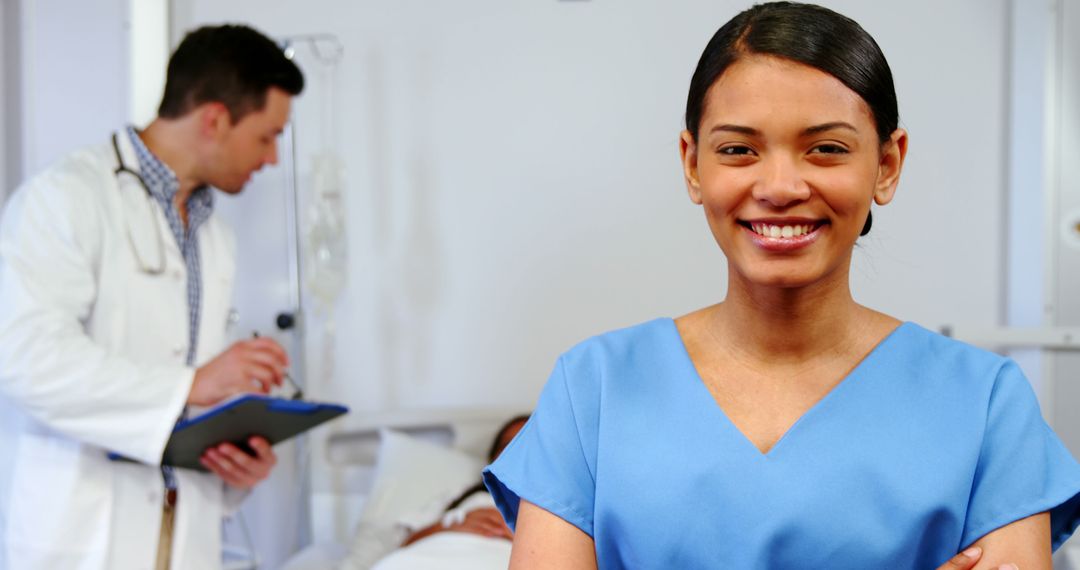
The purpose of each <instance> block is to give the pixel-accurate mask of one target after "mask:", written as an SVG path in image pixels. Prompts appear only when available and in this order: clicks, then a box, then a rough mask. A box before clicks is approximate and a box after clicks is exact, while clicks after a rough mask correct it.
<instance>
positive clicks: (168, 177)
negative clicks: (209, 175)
mask: <svg viewBox="0 0 1080 570" xmlns="http://www.w3.org/2000/svg"><path fill="white" fill-rule="evenodd" d="M127 134H128V138H129V139H131V146H132V147H133V148H134V149H135V156H136V157H137V158H138V159H139V173H140V175H141V176H142V178H143V181H144V182H146V187H147V189H148V190H149V191H150V193H151V194H153V195H154V197H155V198H157V199H158V200H160V201H161V202H163V203H165V204H167V207H171V204H172V199H173V196H175V195H176V192H177V191H179V190H180V180H179V179H178V178H177V177H176V173H174V172H173V171H172V169H171V168H169V166H168V165H167V164H165V163H164V162H162V161H161V159H159V158H158V157H157V156H156V155H154V153H153V152H151V151H150V149H149V148H147V146H146V143H144V142H143V140H142V137H140V136H139V131H137V130H135V127H133V126H130V125H129V126H128V127H127ZM213 205H214V195H213V192H211V191H210V187H209V186H200V187H199V188H196V189H195V191H194V192H192V193H191V197H190V198H188V203H187V206H188V211H189V213H190V211H191V210H193V209H197V210H206V211H207V213H209V212H208V211H209V210H212V209H213Z"/></svg>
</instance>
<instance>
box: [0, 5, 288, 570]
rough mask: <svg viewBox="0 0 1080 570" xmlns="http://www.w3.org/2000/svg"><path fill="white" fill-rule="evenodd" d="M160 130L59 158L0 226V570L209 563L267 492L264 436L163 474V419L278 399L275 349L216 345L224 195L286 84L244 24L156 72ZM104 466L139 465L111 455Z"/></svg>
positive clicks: (262, 151)
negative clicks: (271, 396)
mask: <svg viewBox="0 0 1080 570" xmlns="http://www.w3.org/2000/svg"><path fill="white" fill-rule="evenodd" d="M166 83H167V84H166V88H165V96H164V98H163V100H162V103H161V107H160V109H159V112H158V118H157V119H155V120H154V121H153V122H152V123H151V124H150V125H149V126H147V127H146V128H145V129H144V130H142V131H137V130H136V129H134V128H131V127H128V128H126V129H124V130H121V131H119V132H117V133H115V134H114V135H113V136H112V137H111V138H110V139H109V140H107V141H105V142H104V144H102V145H100V146H97V147H93V148H88V149H84V150H81V151H78V152H75V153H73V154H71V155H70V156H68V157H66V158H64V159H62V160H61V161H59V162H58V163H57V164H55V165H54V166H52V167H51V168H50V169H48V170H46V171H45V172H43V173H41V174H39V175H37V176H36V177H34V178H32V179H31V180H30V181H28V182H27V183H25V184H24V185H23V186H22V187H20V188H19V189H18V190H17V191H16V192H15V193H14V194H13V196H12V197H11V199H10V200H9V203H8V204H7V206H6V209H5V211H4V215H3V219H2V222H0V455H2V459H0V569H19V570H23V569H37V568H47V569H50V570H53V569H58V568H63V569H120V570H123V569H128V568H132V569H135V568H138V569H143V568H146V569H150V568H168V567H170V566H171V567H172V568H174V569H188V568H193V569H203V568H217V567H220V566H221V545H220V536H221V517H222V516H223V515H224V514H225V513H226V511H227V510H229V509H231V508H233V507H235V504H236V503H237V502H238V501H239V499H240V498H241V497H242V496H243V492H244V490H245V489H248V488H250V487H252V486H253V485H255V484H256V483H258V482H259V481H261V480H263V479H264V478H266V476H267V475H268V474H269V472H270V469H271V468H272V467H273V465H274V463H275V461H276V459H275V456H274V452H273V451H272V450H271V448H270V446H269V445H268V444H267V442H266V441H265V440H264V439H261V438H252V440H251V441H249V442H248V443H249V445H250V447H251V449H252V453H251V454H248V453H245V452H244V451H242V450H240V449H238V448H237V447H234V446H232V445H228V444H224V445H219V446H217V447H214V448H211V449H209V450H207V451H206V453H205V454H204V455H203V457H202V460H203V464H204V465H205V466H206V467H207V469H208V470H209V473H204V472H199V471H195V470H188V469H171V468H162V467H161V466H160V462H161V457H162V451H163V449H164V446H165V443H166V441H167V440H168V437H169V433H170V432H171V431H172V429H173V426H174V424H175V422H176V421H177V419H178V418H180V417H181V416H182V415H183V414H184V413H185V411H186V410H188V409H189V408H190V407H199V406H209V405H213V404H215V403H218V402H220V401H221V400H222V399H224V398H227V397H230V396H232V395H235V394H238V393H244V392H267V391H268V390H270V389H271V388H272V387H273V386H275V385H279V384H280V383H281V381H282V378H283V373H284V370H285V369H286V367H287V366H288V360H287V357H286V355H285V352H284V351H283V350H282V348H281V347H280V346H279V345H278V344H276V343H275V342H274V341H272V340H270V339H265V338H261V339H252V340H244V341H240V342H236V343H234V344H232V345H231V346H227V345H226V344H227V343H226V339H225V328H226V321H227V318H228V317H227V315H228V310H229V304H230V297H231V295H232V282H233V275H234V271H235V267H234V260H235V252H234V241H233V238H232V234H231V233H230V232H229V230H228V228H226V227H225V225H224V224H223V223H222V221H221V220H220V219H218V218H217V217H215V216H214V215H213V195H212V188H217V189H218V190H220V191H223V192H226V193H229V194H234V193H237V192H240V190H241V189H242V188H243V187H244V185H245V183H246V182H247V181H248V179H249V178H250V176H251V175H252V174H253V173H254V172H255V171H257V170H259V169H260V168H261V167H262V166H263V165H265V164H273V163H275V162H276V161H277V138H278V135H279V134H280V133H281V132H282V129H283V128H284V127H285V123H286V121H287V120H288V116H289V109H290V104H291V101H292V97H293V96H295V95H297V94H298V93H300V91H301V90H302V89H303V76H302V75H301V73H300V70H299V69H298V68H297V67H296V66H295V65H294V64H293V63H292V62H291V61H289V60H288V59H287V58H286V57H285V56H284V55H283V54H282V52H281V50H280V49H279V48H278V46H276V45H275V44H274V42H272V41H271V40H269V39H267V38H266V37H265V36H263V35H261V34H260V33H258V32H256V31H255V30H252V29H250V28H247V27H243V26H219V27H208V28H201V29H199V30H196V31H194V32H192V33H191V34H188V36H187V37H185V39H184V41H183V42H182V43H181V44H180V46H179V47H178V48H177V50H176V52H175V53H174V54H173V55H172V57H171V58H170V60H169V69H168V74H167V79H166ZM110 453H115V454H119V455H122V456H125V457H128V458H132V459H134V460H136V461H135V462H123V461H114V460H111V459H110V457H109V455H110Z"/></svg>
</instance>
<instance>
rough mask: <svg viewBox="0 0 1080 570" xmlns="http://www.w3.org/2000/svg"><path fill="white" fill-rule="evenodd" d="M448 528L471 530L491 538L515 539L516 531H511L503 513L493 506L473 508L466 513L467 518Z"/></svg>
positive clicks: (457, 530) (462, 530)
mask: <svg viewBox="0 0 1080 570" xmlns="http://www.w3.org/2000/svg"><path fill="white" fill-rule="evenodd" d="M446 530H452V531H456V532H469V533H472V534H479V535H480V536H487V537H490V538H505V539H506V540H514V533H513V532H511V531H510V527H508V526H506V523H505V522H503V518H502V515H500V514H499V511H498V510H497V509H494V508H492V507H485V508H481V509H474V510H471V511H469V512H468V513H466V515H465V520H463V521H461V522H460V523H458V524H455V525H451V526H448V527H446Z"/></svg>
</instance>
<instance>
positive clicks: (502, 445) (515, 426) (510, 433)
mask: <svg viewBox="0 0 1080 570" xmlns="http://www.w3.org/2000/svg"><path fill="white" fill-rule="evenodd" d="M527 421H529V415H528V414H522V415H520V416H517V417H514V418H512V419H510V420H509V421H507V422H506V423H505V424H503V426H502V427H501V428H499V433H498V434H497V435H496V436H495V441H493V442H492V443H491V451H489V452H488V462H493V461H495V458H496V457H498V456H499V454H500V453H502V450H503V449H506V446H508V445H510V442H511V441H513V440H514V436H516V435H517V434H518V432H519V431H521V428H523V427H525V422H527Z"/></svg>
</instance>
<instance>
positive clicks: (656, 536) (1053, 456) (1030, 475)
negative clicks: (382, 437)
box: [484, 319, 1080, 569]
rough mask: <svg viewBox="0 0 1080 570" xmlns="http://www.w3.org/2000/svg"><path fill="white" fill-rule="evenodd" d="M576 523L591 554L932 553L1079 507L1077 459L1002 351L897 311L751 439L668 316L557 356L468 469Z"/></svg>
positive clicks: (858, 562) (789, 560)
mask: <svg viewBox="0 0 1080 570" xmlns="http://www.w3.org/2000/svg"><path fill="white" fill-rule="evenodd" d="M484 479H485V482H486V483H487V485H488V488H489V489H490V490H491V493H492V496H494V497H495V500H496V503H497V504H498V507H499V509H500V510H501V511H502V513H503V516H504V517H505V518H506V520H507V523H508V524H509V525H510V526H511V528H513V527H514V524H515V520H516V517H517V508H518V499H519V497H520V498H524V499H526V500H528V501H529V502H531V503H533V504H536V505H538V506H540V507H542V508H543V509H545V510H547V511H550V512H552V513H554V514H555V515H557V516H559V517H561V518H562V519H564V520H566V521H568V522H570V523H571V524H573V525H575V526H577V527H578V528H580V529H581V530H582V531H584V532H585V533H587V534H588V535H590V536H592V537H593V539H594V541H595V545H596V556H597V562H598V564H599V567H600V568H602V569H603V568H635V569H637V568H853V569H865V568H936V567H937V566H938V565H939V564H941V563H942V562H944V561H945V560H947V559H948V558H950V557H951V556H953V555H955V554H956V553H957V552H959V551H960V550H962V549H964V548H965V547H966V546H968V545H970V544H972V543H973V542H975V541H976V540H977V539H979V538H980V537H982V536H983V535H985V534H987V533H989V532H990V531H992V530H995V529H997V528H999V527H1001V526H1004V525H1006V524H1008V523H1011V522H1013V521H1016V520H1019V519H1021V518H1024V517H1026V516H1029V515H1032V514H1036V513H1040V512H1043V511H1047V510H1049V511H1050V512H1051V527H1052V539H1053V547H1054V548H1057V547H1058V546H1059V545H1060V544H1061V543H1062V542H1063V541H1064V540H1065V539H1066V538H1068V537H1069V535H1071V534H1072V532H1073V530H1074V529H1075V528H1076V526H1077V524H1078V507H1080V497H1078V496H1077V493H1078V492H1080V466H1078V465H1077V463H1076V461H1075V460H1074V459H1073V457H1072V455H1071V454H1070V453H1069V452H1068V450H1066V449H1065V447H1064V446H1063V445H1062V444H1061V442H1060V441H1059V440H1058V438H1057V436H1055V435H1054V433H1053V432H1052V431H1051V430H1050V428H1049V427H1048V426H1047V425H1046V423H1045V422H1044V421H1043V418H1042V415H1041V414H1040V412H1039V405H1038V402H1037V401H1036V399H1035V395H1034V393H1033V392H1032V389H1031V386H1030V385H1029V384H1028V382H1027V379H1026V378H1024V376H1023V373H1021V372H1020V370H1019V368H1017V366H1016V364H1015V363H1013V362H1012V361H1011V360H1009V359H1007V358H1003V357H1001V356H998V355H995V354H992V353H989V352H986V351H983V350H979V349H976V348H973V347H971V346H968V345H965V344H963V343H960V342H957V341H954V340H951V339H948V338H945V337H943V336H940V335H937V334H934V333H932V332H930V331H927V330H926V329H923V328H921V327H919V326H918V325H915V324H912V323H905V324H903V325H901V326H900V327H899V328H898V329H896V330H895V331H894V332H893V333H892V334H891V335H890V336H888V337H887V338H886V339H885V340H884V341H882V342H881V343H880V344H879V345H878V346H877V347H876V348H875V349H874V350H873V351H872V352H871V353H870V354H869V355H868V356H867V357H866V358H865V359H864V360H863V361H862V362H861V363H860V364H859V365H858V366H857V367H856V368H855V369H854V370H853V371H852V372H851V373H850V374H849V375H848V376H847V377H846V378H845V379H844V380H843V381H842V382H841V383H840V384H839V385H837V386H836V387H835V388H834V389H833V390H832V391H831V392H829V394H827V395H826V396H825V397H824V398H823V399H822V400H821V401H819V402H818V403H817V404H816V405H814V406H813V407H812V408H811V409H810V410H809V411H807V412H806V414H805V415H803V416H802V418H800V419H799V420H798V421H797V422H795V424H794V425H793V426H792V427H791V428H790V429H789V430H788V432H787V433H786V434H785V435H784V436H783V437H782V438H781V439H780V441H778V442H777V443H776V445H775V446H773V447H772V449H770V450H769V452H768V453H765V454H762V453H761V452H760V451H759V450H758V449H757V448H756V447H755V446H754V445H753V444H752V443H751V442H750V441H749V440H748V439H746V437H745V436H744V435H743V434H742V432H740V431H739V430H738V429H737V428H736V427H735V425H734V424H732V423H731V421H730V420H729V419H728V418H727V417H726V416H725V415H724V412H723V410H722V409H721V408H720V407H719V406H718V405H717V404H716V401H715V400H714V399H713V397H712V395H711V394H710V393H709V391H708V389H707V388H706V387H705V385H704V383H703V382H702V380H701V378H700V377H699V376H698V374H697V372H696V370H695V368H694V365H693V363H692V362H691V360H690V357H689V355H688V354H687V352H686V349H685V346H684V345H683V343H682V339H681V337H680V336H679V333H678V330H677V329H676V327H675V323H674V321H672V320H671V319H658V320H654V321H650V322H647V323H644V324H642V325H638V326H636V327H631V328H628V329H623V330H619V331H614V332H611V333H608V334H605V335H602V336H598V337H594V338H592V339H589V340H587V341H585V342H583V343H581V344H579V345H578V346H576V347H575V348H573V349H572V350H570V351H569V352H567V353H566V354H564V355H563V356H562V357H561V358H560V359H559V361H558V363H557V364H556V366H555V370H554V372H553V373H552V375H551V378H550V379H549V380H548V383H547V385H546V387H545V388H544V391H543V393H542V394H541V396H540V401H539V403H538V405H537V408H536V410H535V412H534V413H533V415H532V417H531V418H530V420H529V422H528V423H527V424H526V425H525V427H524V428H523V429H522V431H521V433H519V434H518V436H517V437H516V438H515V439H514V441H513V442H512V443H511V444H510V445H509V446H508V447H507V448H506V450H504V451H503V453H502V455H501V456H500V457H499V459H498V460H497V461H496V462H495V463H494V464H492V465H491V466H489V467H488V468H487V469H486V470H485V472H484Z"/></svg>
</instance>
